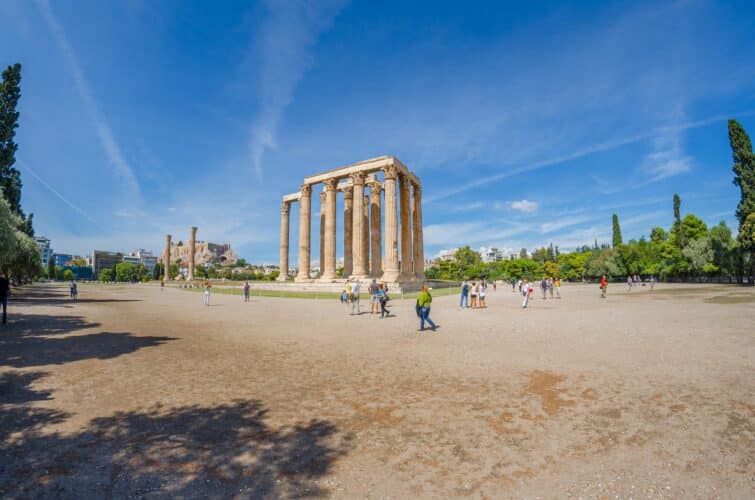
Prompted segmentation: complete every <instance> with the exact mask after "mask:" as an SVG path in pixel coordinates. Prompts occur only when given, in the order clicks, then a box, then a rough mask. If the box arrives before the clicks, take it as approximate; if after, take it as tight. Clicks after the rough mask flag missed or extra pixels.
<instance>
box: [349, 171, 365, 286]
mask: <svg viewBox="0 0 755 500" xmlns="http://www.w3.org/2000/svg"><path fill="white" fill-rule="evenodd" d="M351 180H352V182H353V183H354V206H353V208H352V213H353V217H352V220H353V221H354V223H353V227H352V233H353V237H352V239H351V245H352V247H351V251H352V255H353V256H354V263H353V264H354V270H353V271H352V273H351V276H352V277H354V278H357V279H363V278H366V277H367V266H366V262H365V255H364V253H363V240H364V231H365V230H366V228H365V227H364V180H365V174H364V172H356V173H353V174H351Z"/></svg>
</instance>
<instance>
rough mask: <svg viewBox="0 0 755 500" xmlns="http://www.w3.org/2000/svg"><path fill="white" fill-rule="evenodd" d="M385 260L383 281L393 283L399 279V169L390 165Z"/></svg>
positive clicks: (388, 168) (386, 195)
mask: <svg viewBox="0 0 755 500" xmlns="http://www.w3.org/2000/svg"><path fill="white" fill-rule="evenodd" d="M384 172H385V262H384V263H383V281H386V282H389V283H393V282H395V281H397V280H398V274H399V270H398V210H397V206H396V177H397V176H398V169H397V168H395V167H394V166H392V165H391V166H388V167H386V169H385V171H384Z"/></svg>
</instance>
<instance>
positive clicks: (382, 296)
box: [377, 283, 391, 319]
mask: <svg viewBox="0 0 755 500" xmlns="http://www.w3.org/2000/svg"><path fill="white" fill-rule="evenodd" d="M377 297H378V302H379V303H380V318H381V319H382V318H385V317H386V316H390V315H391V313H390V311H388V308H387V307H385V306H386V305H387V304H388V287H386V286H384V284H383V283H380V284H379V285H378V291H377Z"/></svg>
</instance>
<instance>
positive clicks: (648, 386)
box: [0, 284, 755, 498]
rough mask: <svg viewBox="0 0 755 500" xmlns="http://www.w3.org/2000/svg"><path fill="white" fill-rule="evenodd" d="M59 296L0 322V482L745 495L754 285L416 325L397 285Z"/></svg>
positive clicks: (749, 479) (10, 491)
mask: <svg viewBox="0 0 755 500" xmlns="http://www.w3.org/2000/svg"><path fill="white" fill-rule="evenodd" d="M66 294H67V289H66V288H65V287H64V286H56V285H44V284H43V285H35V286H34V287H31V288H28V289H25V290H21V291H17V294H16V295H14V296H13V297H12V300H11V304H10V311H9V312H10V318H9V324H8V325H6V327H4V328H2V329H1V330H0V443H1V444H0V496H2V497H56V496H57V497H77V498H82V497H100V498H103V497H105V498H110V497H164V496H177V497H182V496H183V497H210V498H219V497H223V498H227V497H239V498H246V497H271V498H273V497H301V496H305V497H306V496H326V497H340V498H355V497H367V498H415V497H433V498H447V497H472V498H508V497H513V498H536V497H544V498H553V497H561V498H564V497H592V498H595V497H597V498H601V497H606V498H616V497H619V498H630V497H633V498H654V497H659V498H661V497H662V498H665V497H670V498H753V497H754V496H755V376H753V361H754V360H755V289H753V288H742V287H736V286H718V285H715V286H714V285H686V286H682V285H665V284H662V285H661V286H659V287H658V288H656V290H655V291H653V292H650V291H649V290H648V289H647V288H641V289H636V290H634V291H632V292H627V291H626V287H625V286H624V285H612V286H611V287H609V296H608V299H606V300H601V299H600V298H599V291H598V288H597V285H571V286H570V285H567V286H565V287H564V289H563V295H564V298H563V299H562V300H542V299H540V298H537V295H536V298H535V299H534V300H533V301H532V304H531V307H530V308H529V309H528V310H521V309H520V307H519V302H520V296H519V295H518V294H514V293H512V292H511V289H510V287H498V290H497V291H496V292H492V293H490V294H489V299H488V307H487V308H486V309H481V310H460V309H459V308H458V298H457V297H454V296H451V297H439V298H436V300H435V301H434V302H433V308H432V313H431V316H432V317H433V318H434V320H435V321H436V322H437V323H438V324H439V325H440V328H439V329H438V330H437V331H436V332H435V333H425V334H420V333H419V332H418V331H417V330H418V321H417V318H416V316H415V314H414V310H413V301H394V302H393V303H392V308H391V310H392V312H393V313H394V316H392V317H390V318H386V319H380V318H379V317H377V316H372V315H370V314H361V315H358V316H350V315H349V314H348V311H347V309H346V307H344V306H342V305H341V304H339V303H338V302H337V301H333V300H328V301H324V300H317V301H316V300H308V299H278V298H256V297H255V298H254V299H253V302H252V303H249V304H245V303H243V302H242V299H241V298H240V297H238V296H230V295H215V296H213V297H212V304H211V306H210V307H203V305H202V296H201V294H198V293H191V292H187V291H181V290H177V289H168V290H165V291H160V289H159V288H158V287H155V286H149V285H133V286H115V285H112V286H107V285H86V284H84V285H80V293H79V302H78V303H76V304H72V303H71V302H69V300H68V298H67V296H66ZM368 307H369V305H368V304H367V303H366V302H363V304H362V309H363V310H366V309H367V308H368Z"/></svg>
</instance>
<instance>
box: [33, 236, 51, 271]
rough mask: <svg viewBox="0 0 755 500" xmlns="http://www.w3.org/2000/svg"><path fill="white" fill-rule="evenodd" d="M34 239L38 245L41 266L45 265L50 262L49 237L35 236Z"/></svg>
mask: <svg viewBox="0 0 755 500" xmlns="http://www.w3.org/2000/svg"><path fill="white" fill-rule="evenodd" d="M34 241H36V242H37V247H39V257H40V261H41V263H42V266H44V267H47V263H48V262H50V257H52V248H51V247H50V239H49V238H45V237H44V236H35V237H34Z"/></svg>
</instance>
